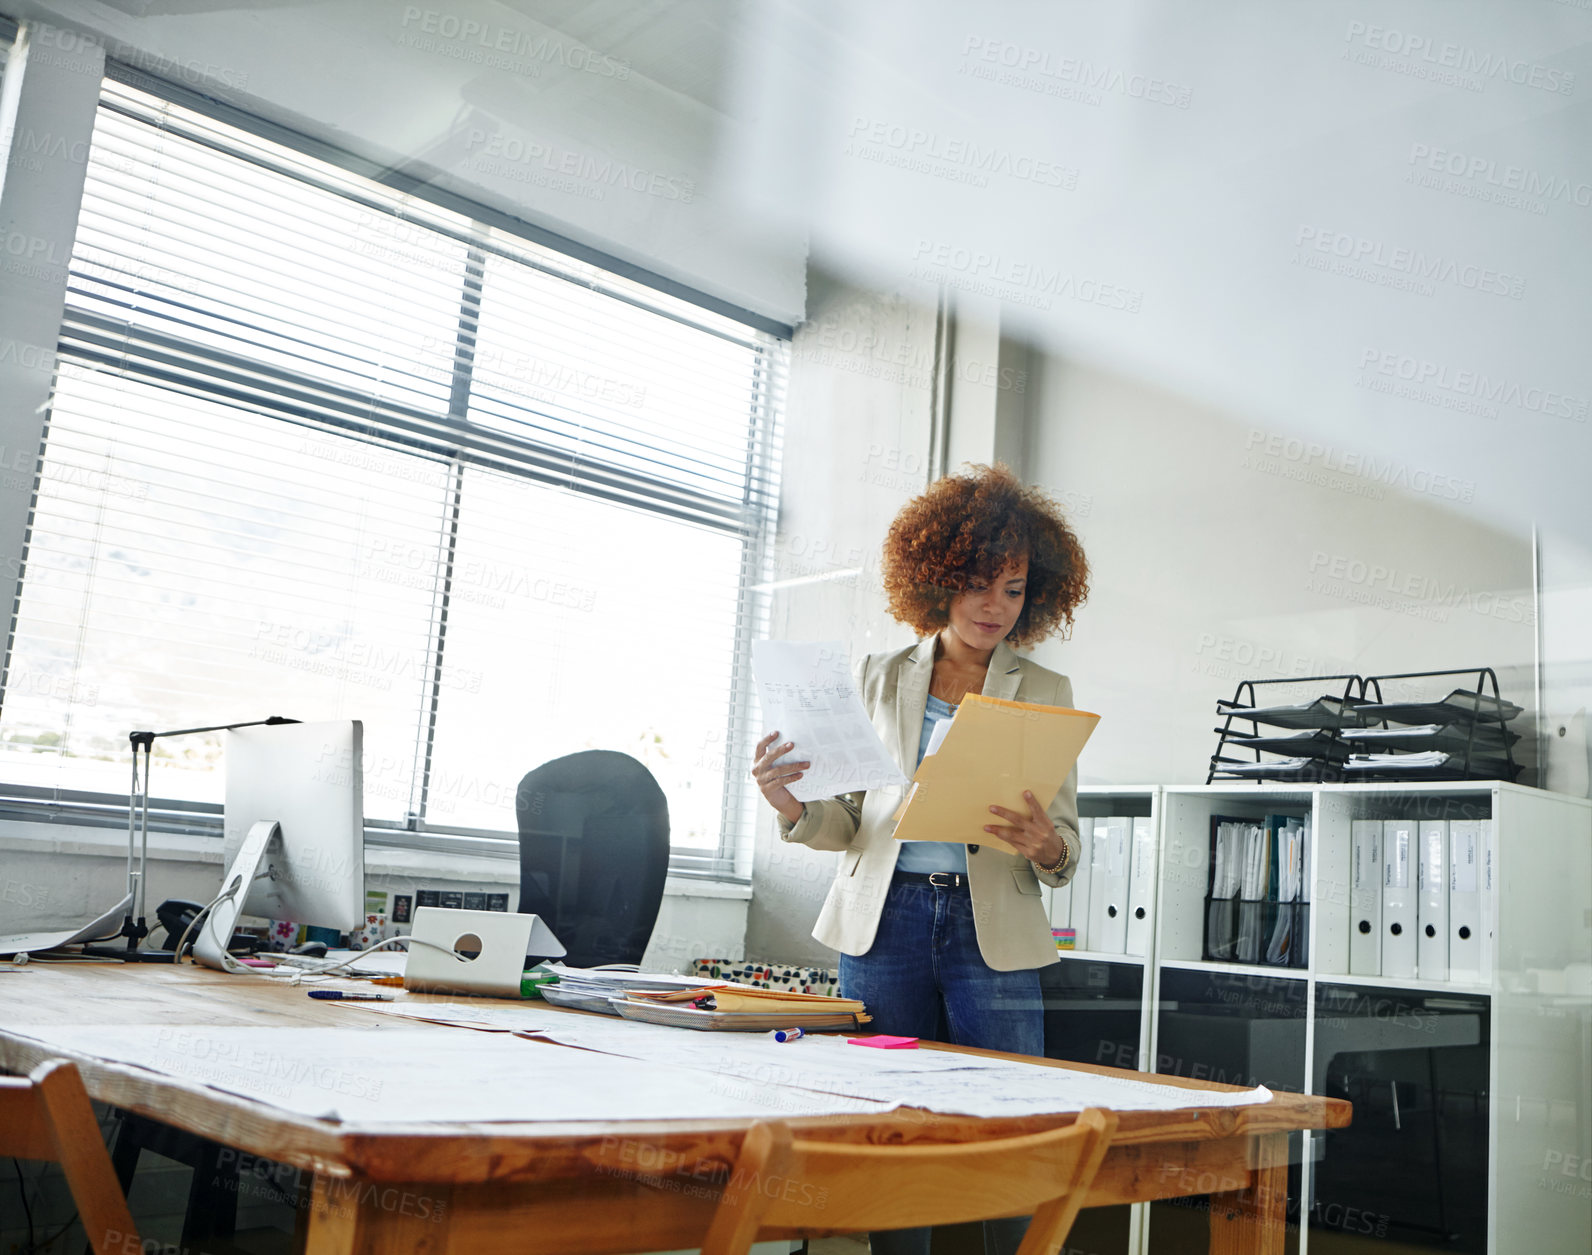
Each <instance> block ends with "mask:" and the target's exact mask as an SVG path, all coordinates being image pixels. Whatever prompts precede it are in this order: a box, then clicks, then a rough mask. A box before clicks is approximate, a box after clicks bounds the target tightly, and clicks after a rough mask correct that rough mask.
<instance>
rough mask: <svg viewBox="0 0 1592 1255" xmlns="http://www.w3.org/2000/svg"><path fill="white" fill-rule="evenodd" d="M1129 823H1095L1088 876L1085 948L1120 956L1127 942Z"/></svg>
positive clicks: (1121, 820)
mask: <svg viewBox="0 0 1592 1255" xmlns="http://www.w3.org/2000/svg"><path fill="white" fill-rule="evenodd" d="M1132 822H1133V821H1132V820H1130V819H1126V818H1122V817H1120V816H1115V815H1114V816H1112V817H1111V818H1109V819H1103V820H1100V819H1097V820H1096V821H1095V839H1094V866H1093V867H1092V868H1091V869H1090V875H1089V949H1091V950H1097V951H1099V952H1100V953H1101V954H1121V953H1122V952H1123V948H1124V946H1125V945H1126V944H1127V939H1128V858H1129V847H1128V833H1129V829H1130V826H1131V825H1132Z"/></svg>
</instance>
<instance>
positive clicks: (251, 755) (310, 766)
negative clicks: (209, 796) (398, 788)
mask: <svg viewBox="0 0 1592 1255" xmlns="http://www.w3.org/2000/svg"><path fill="white" fill-rule="evenodd" d="M363 742H364V727H363V725H362V724H361V723H360V722H359V720H357V719H342V720H337V721H335V722H331V723H286V724H277V725H275V726H272V727H254V728H239V729H236V730H234V731H231V732H228V733H227V739H226V769H227V792H226V814H225V819H224V830H225V837H226V841H225V863H226V867H227V872H226V876H225V878H224V879H223V880H222V882H221V884H222V888H223V890H229V889H230V890H231V891H232V893H231V896H229V897H228V898H227V899H226V900H224V901H222V902H218V903H217V904H216V905H215V906H214V907H213V908H212V909H211V911H210V914H209V917H208V918H207V919H206V921H205V924H204V925H203V927H201V928H200V929H199V930H198V936H197V937H196V938H195V941H194V956H195V957H196V958H197V959H198V960H199V961H200V962H201V963H205V964H207V965H208V966H210V967H215V968H222V969H226V968H227V966H228V959H227V957H226V947H227V942H228V941H230V940H231V938H232V930H233V928H234V926H235V925H236V924H237V921H238V917H239V916H240V915H258V916H263V917H265V918H267V919H287V920H292V921H294V922H295V923H300V924H313V925H319V926H321V927H324V928H338V929H352V928H357V927H358V926H359V925H360V924H361V923H362V922H363V920H364V917H365V805H364V787H363V785H364V782H363V776H362V772H361V769H360V761H361V751H362V749H363Z"/></svg>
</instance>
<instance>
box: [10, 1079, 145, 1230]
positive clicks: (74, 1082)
mask: <svg viewBox="0 0 1592 1255" xmlns="http://www.w3.org/2000/svg"><path fill="white" fill-rule="evenodd" d="M0 1155H14V1156H15V1157H16V1158H18V1159H48V1160H52V1161H54V1162H55V1163H59V1164H60V1165H61V1167H62V1168H63V1169H65V1171H66V1183H67V1185H68V1186H69V1187H70V1188H71V1191H72V1199H73V1201H74V1202H76V1203H77V1214H78V1217H79V1218H80V1219H81V1220H82V1221H83V1228H84V1230H85V1231H86V1232H87V1233H88V1240H89V1245H90V1246H91V1247H92V1248H93V1250H94V1252H95V1255H126V1252H128V1251H141V1250H142V1249H143V1246H142V1244H141V1243H140V1241H139V1238H138V1231H137V1230H136V1229H135V1228H134V1227H133V1217H132V1213H131V1212H129V1211H128V1210H127V1198H126V1196H125V1195H124V1194H123V1193H122V1187H121V1186H120V1185H118V1184H117V1182H116V1173H115V1171H114V1169H112V1167H111V1157H110V1155H109V1154H107V1153H106V1150H105V1143H104V1141H103V1140H101V1138H100V1131H99V1123H98V1122H97V1121H96V1120H95V1119H94V1108H93V1107H92V1106H90V1105H89V1101H88V1091H87V1090H85V1089H84V1088H83V1078H82V1077H80V1076H79V1075H78V1074H77V1068H76V1066H75V1065H73V1064H71V1063H69V1062H67V1061H66V1060H64V1059H52V1060H50V1061H49V1062H48V1063H43V1064H40V1065H39V1066H38V1067H37V1068H35V1069H34V1071H33V1073H32V1075H30V1076H28V1077H25V1078H24V1077H0Z"/></svg>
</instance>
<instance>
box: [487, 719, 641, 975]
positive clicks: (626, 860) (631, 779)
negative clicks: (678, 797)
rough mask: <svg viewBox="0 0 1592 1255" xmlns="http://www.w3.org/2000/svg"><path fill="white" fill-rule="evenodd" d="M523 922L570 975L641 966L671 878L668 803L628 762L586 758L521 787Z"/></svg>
mask: <svg viewBox="0 0 1592 1255" xmlns="http://www.w3.org/2000/svg"><path fill="white" fill-rule="evenodd" d="M514 814H515V818H516V819H517V820H518V822H519V828H520V912H521V913H522V914H527V915H529V914H535V915H540V916H541V917H542V918H543V919H544V920H546V921H547V924H548V926H549V927H550V928H552V930H553V932H554V934H555V935H556V936H557V937H558V939H559V940H560V941H561V942H563V943H564V946H565V948H566V949H567V950H568V954H566V955H565V956H564V959H563V961H564V962H565V963H568V964H569V965H570V966H571V967H596V966H598V965H600V964H603V963H640V962H641V956H642V955H643V954H644V953H645V952H646V949H647V942H648V940H650V939H651V937H652V926H653V924H655V923H656V922H657V919H658V904H659V903H660V902H662V901H663V881H664V877H665V876H666V875H667V874H668V871H669V803H668V801H667V800H666V799H665V798H664V796H663V790H662V789H660V788H659V787H658V782H657V781H656V780H655V779H653V776H652V773H651V772H650V771H648V770H647V769H646V767H644V766H642V764H641V763H639V762H637V761H636V760H635V759H634V758H632V757H630V755H629V754H619V753H615V752H614V751H612V750H584V751H582V752H581V753H579V754H570V755H567V756H566V757H564V758H555V759H554V760H553V761H552V762H550V763H545V764H543V765H542V766H540V767H538V768H537V769H536V770H535V771H532V772H529V773H528V774H527V775H526V777H525V778H524V779H523V780H521V781H520V787H519V790H518V792H517V793H516V795H515V798H514Z"/></svg>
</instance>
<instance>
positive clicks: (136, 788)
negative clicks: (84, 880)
mask: <svg viewBox="0 0 1592 1255" xmlns="http://www.w3.org/2000/svg"><path fill="white" fill-rule="evenodd" d="M298 722H299V721H298V720H297V719H287V718H284V717H283V716H282V715H272V716H271V717H270V718H269V719H253V720H250V721H249V722H247V723H221V724H217V725H216V726H214V727H211V728H176V729H174V730H173V731H170V732H129V733H128V734H127V739H128V741H129V742H130V743H131V745H132V749H133V787H132V790H131V792H129V794H128V796H127V914H126V915H124V916H123V917H122V928H121V931H120V932H119V933H117V934H116V936H118V937H126V938H127V945H126V948H125V949H118V948H117V947H116V946H115V945H111V944H106V945H100V946H84V947H83V953H84V954H94V955H99V956H101V957H103V958H112V959H125V960H126V961H128V962H130V963H137V962H146V963H169V962H171V956H170V955H169V954H167V953H165V951H149V950H141V949H139V946H140V945H141V944H142V942H143V940H144V938H145V937H147V936H149V926H148V924H146V923H145V922H144V921H145V918H146V915H145V904H144V895H145V877H146V873H147V871H148V867H149V760H150V755H151V753H152V752H153V749H154V744H155V742H156V741H157V740H158V739H160V738H162V737H168V736H192V735H194V734H196V733H199V732H231V731H233V730H235V729H237V728H260V727H266V726H271V727H274V726H276V725H277V724H283V723H298ZM139 750H142V751H143V753H144V774H143V780H142V783H141V784H140V781H139V775H138V752H139ZM135 917H136V918H135Z"/></svg>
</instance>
